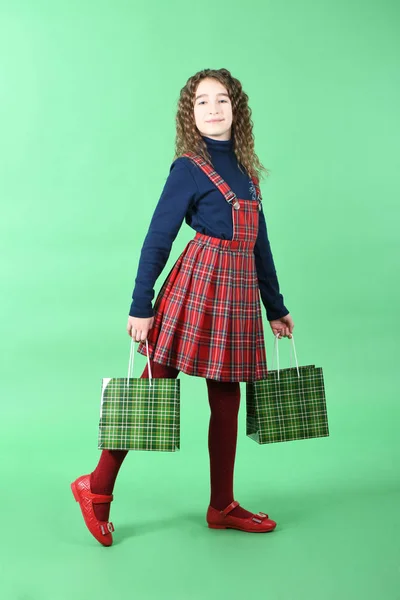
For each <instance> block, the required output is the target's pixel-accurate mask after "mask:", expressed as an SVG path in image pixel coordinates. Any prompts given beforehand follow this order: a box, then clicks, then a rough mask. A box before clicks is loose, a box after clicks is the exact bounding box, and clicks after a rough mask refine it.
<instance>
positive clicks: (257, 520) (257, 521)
mask: <svg viewBox="0 0 400 600" xmlns="http://www.w3.org/2000/svg"><path fill="white" fill-rule="evenodd" d="M252 520H253V521H255V522H256V523H262V521H261V519H256V517H253V519H252Z"/></svg>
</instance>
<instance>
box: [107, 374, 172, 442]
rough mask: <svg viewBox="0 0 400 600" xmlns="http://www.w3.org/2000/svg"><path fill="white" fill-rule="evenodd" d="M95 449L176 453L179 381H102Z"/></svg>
mask: <svg viewBox="0 0 400 600" xmlns="http://www.w3.org/2000/svg"><path fill="white" fill-rule="evenodd" d="M98 448H99V449H100V450H104V449H108V450H155V451H158V452H162V451H164V452H174V451H176V450H179V449H180V380H179V379H178V378H170V379H164V378H152V380H151V386H150V382H149V379H148V378H144V377H143V378H133V377H132V378H129V379H128V378H126V377H125V378H124V377H115V378H104V379H103V382H102V393H101V408H100V423H99V437H98Z"/></svg>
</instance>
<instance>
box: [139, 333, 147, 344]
mask: <svg viewBox="0 0 400 600" xmlns="http://www.w3.org/2000/svg"><path fill="white" fill-rule="evenodd" d="M146 337H147V336H146V332H145V331H142V336H141V338H140V339H141V341H142V342H145V341H146Z"/></svg>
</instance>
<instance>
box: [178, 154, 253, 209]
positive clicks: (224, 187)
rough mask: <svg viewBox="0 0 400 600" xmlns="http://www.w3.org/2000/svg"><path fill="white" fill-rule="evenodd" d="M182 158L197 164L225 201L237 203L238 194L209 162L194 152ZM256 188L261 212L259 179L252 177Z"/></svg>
mask: <svg viewBox="0 0 400 600" xmlns="http://www.w3.org/2000/svg"><path fill="white" fill-rule="evenodd" d="M182 156H187V157H188V158H190V159H191V160H192V161H193V162H194V163H196V164H197V165H198V166H199V167H200V169H201V170H202V171H203V172H204V173H205V174H206V175H207V177H208V178H209V179H210V180H211V181H212V182H213V183H214V184H215V185H216V186H217V188H218V189H219V191H220V192H221V194H222V195H223V196H224V198H225V200H226V201H227V202H228V203H229V204H231V203H232V202H233V201H236V194H235V192H233V191H232V190H231V188H230V187H229V185H228V184H227V183H226V181H225V180H224V179H222V177H221V176H220V175H219V174H218V173H217V172H216V171H215V169H214V168H213V167H212V165H210V163H209V162H207V161H205V160H204V159H203V157H202V156H199V155H198V154H195V153H194V152H185V153H184V154H182ZM251 179H252V181H253V184H254V187H255V188H256V192H257V200H258V205H259V206H258V207H259V210H261V206H260V204H261V200H262V198H261V192H260V187H259V185H258V178H257V177H255V176H252V177H251Z"/></svg>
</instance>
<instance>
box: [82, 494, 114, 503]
mask: <svg viewBox="0 0 400 600" xmlns="http://www.w3.org/2000/svg"><path fill="white" fill-rule="evenodd" d="M85 496H86V498H89V499H90V500H91V501H92V502H93V504H105V503H106V502H112V501H113V498H114V496H113V494H94V493H93V492H89V491H85Z"/></svg>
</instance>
